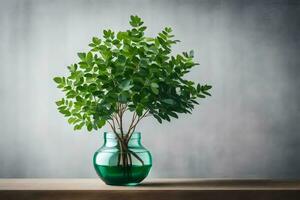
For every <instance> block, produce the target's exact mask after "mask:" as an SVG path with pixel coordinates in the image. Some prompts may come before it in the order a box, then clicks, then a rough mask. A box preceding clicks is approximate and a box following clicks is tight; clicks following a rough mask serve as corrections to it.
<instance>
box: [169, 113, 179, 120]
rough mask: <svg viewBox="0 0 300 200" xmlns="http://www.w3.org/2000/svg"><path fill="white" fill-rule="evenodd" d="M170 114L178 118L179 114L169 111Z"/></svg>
mask: <svg viewBox="0 0 300 200" xmlns="http://www.w3.org/2000/svg"><path fill="white" fill-rule="evenodd" d="M168 114H169V115H170V116H172V117H174V118H176V119H178V115H177V114H176V113H175V112H168Z"/></svg>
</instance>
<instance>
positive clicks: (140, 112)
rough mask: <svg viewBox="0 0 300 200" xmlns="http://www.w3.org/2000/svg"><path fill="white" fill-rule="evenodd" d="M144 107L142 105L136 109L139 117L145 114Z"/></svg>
mask: <svg viewBox="0 0 300 200" xmlns="http://www.w3.org/2000/svg"><path fill="white" fill-rule="evenodd" d="M143 109H144V108H143V105H142V104H138V105H137V107H136V113H137V115H138V116H142V114H143Z"/></svg>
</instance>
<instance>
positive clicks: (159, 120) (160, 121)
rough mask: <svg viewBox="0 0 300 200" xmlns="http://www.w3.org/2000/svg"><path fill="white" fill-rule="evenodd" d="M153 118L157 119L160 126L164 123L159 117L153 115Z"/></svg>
mask: <svg viewBox="0 0 300 200" xmlns="http://www.w3.org/2000/svg"><path fill="white" fill-rule="evenodd" d="M153 117H154V118H155V119H157V121H158V122H159V123H160V124H161V123H162V120H161V118H160V117H159V116H158V115H155V114H153Z"/></svg>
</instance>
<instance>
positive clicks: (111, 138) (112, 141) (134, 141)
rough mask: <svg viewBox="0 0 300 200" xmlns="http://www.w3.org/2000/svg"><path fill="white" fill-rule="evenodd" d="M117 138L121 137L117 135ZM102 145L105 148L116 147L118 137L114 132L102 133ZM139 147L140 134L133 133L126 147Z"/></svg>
mask: <svg viewBox="0 0 300 200" xmlns="http://www.w3.org/2000/svg"><path fill="white" fill-rule="evenodd" d="M118 136H119V137H120V138H121V137H122V135H121V134H118ZM104 145H105V146H110V147H112V146H117V145H118V137H117V135H116V133H114V132H104ZM140 145H141V133H140V132H133V133H132V135H131V137H130V139H129V142H128V146H140Z"/></svg>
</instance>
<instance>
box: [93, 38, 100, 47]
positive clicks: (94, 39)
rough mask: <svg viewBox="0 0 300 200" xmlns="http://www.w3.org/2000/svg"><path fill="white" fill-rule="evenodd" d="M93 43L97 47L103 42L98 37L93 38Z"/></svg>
mask: <svg viewBox="0 0 300 200" xmlns="http://www.w3.org/2000/svg"><path fill="white" fill-rule="evenodd" d="M92 40H93V43H94V44H96V45H99V44H100V43H101V40H100V39H99V38H97V37H93V39H92Z"/></svg>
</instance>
